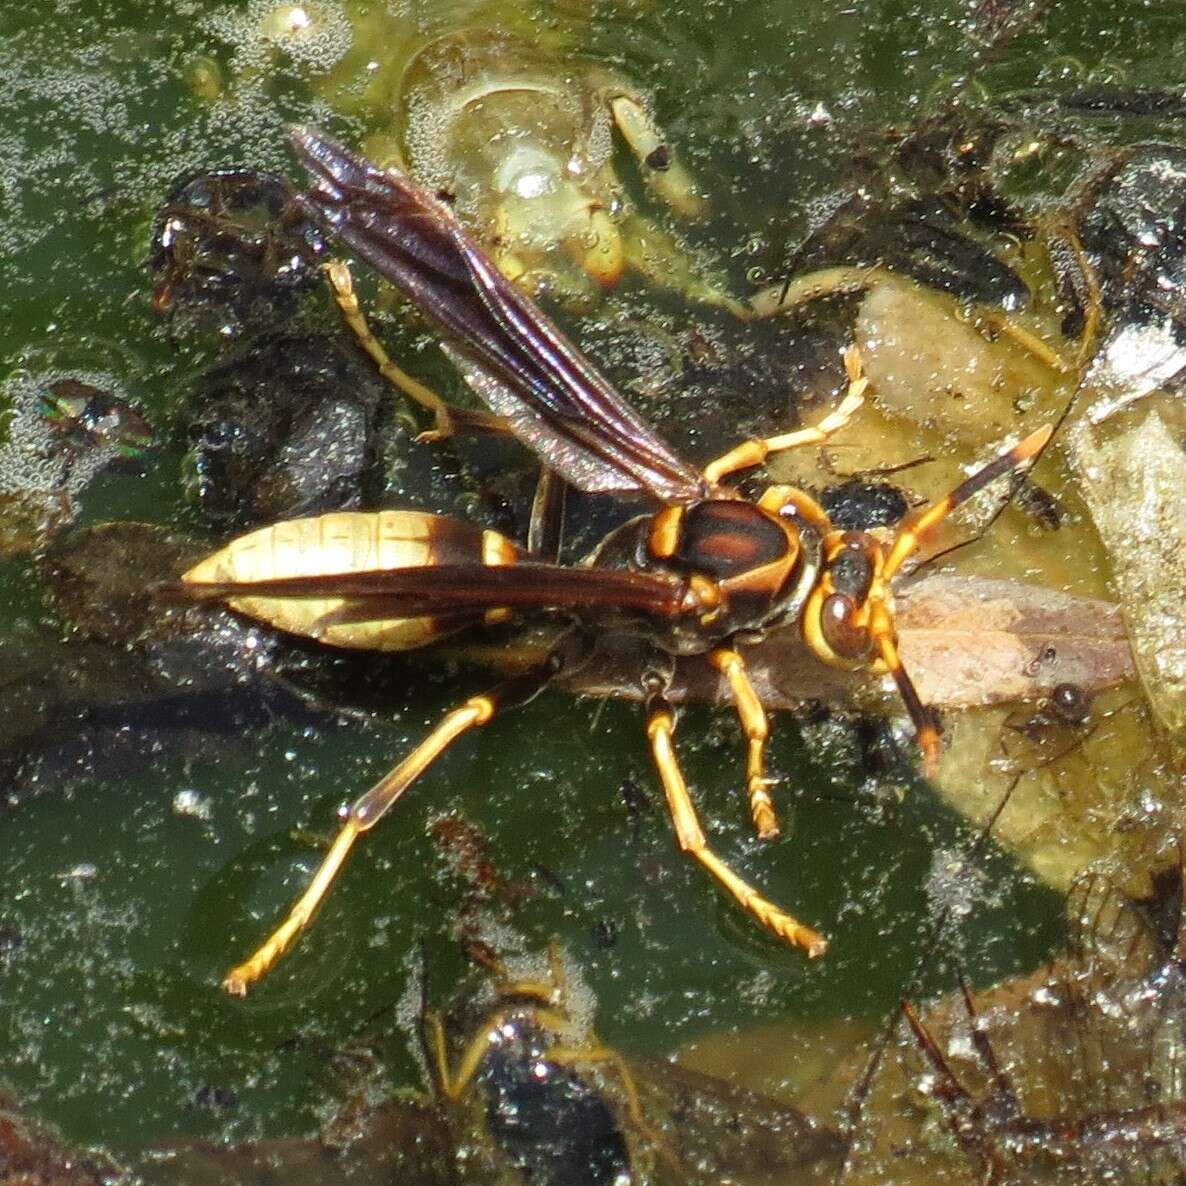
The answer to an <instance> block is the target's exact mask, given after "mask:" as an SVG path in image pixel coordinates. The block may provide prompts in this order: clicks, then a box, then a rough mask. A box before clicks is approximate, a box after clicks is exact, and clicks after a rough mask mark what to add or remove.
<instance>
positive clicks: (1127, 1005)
mask: <svg viewBox="0 0 1186 1186" xmlns="http://www.w3.org/2000/svg"><path fill="white" fill-rule="evenodd" d="M1166 855H1167V854H1166V853H1165V852H1164V851H1163V852H1162V854H1161V859H1162V860H1163V861H1164V859H1165V857H1166ZM1107 869H1108V866H1107V865H1105V866H1103V867H1098V866H1097V867H1094V868H1091V869H1089V870H1087V871H1085V872H1084V873H1082V874H1081V875H1080V876H1079V877H1078V878H1077V879H1076V881H1075V882H1074V884H1073V885H1072V887H1071V890H1070V893H1069V895H1068V899H1067V930H1068V942H1067V947H1066V950H1065V951H1064V952H1063V953H1061V954H1060V955H1058V956H1056V957H1055V958H1054V959H1053V960H1052V961H1051V963H1050V964H1049V966H1048V967H1047V968H1045V969H1042V970H1039V971H1038V972H1035V973H1033V974H1031V975H1029V976H1022V977H1018V978H1017V979H1015V980H1012V981H1007V982H1005V983H1002V984H1000V985H997V986H993V987H990V988H987V989H984V990H983V991H979V992H975V993H972V992H970V991H969V990H968V988H967V987H966V986H965V987H964V989H963V990H962V992H959V993H956V994H954V995H953V996H951V997H948V998H945V999H943V1000H942V1001H940V1002H938V1003H937V1004H935V1005H933V1006H930V1007H928V1008H926V1009H923V1008H921V1007H915V1006H914V1005H912V1004H909V1003H908V1004H907V1006H906V1009H905V1013H906V1023H904V1024H900V1025H899V1026H898V1029H897V1034H896V1037H895V1039H894V1041H893V1043H892V1044H891V1045H890V1046H889V1048H888V1049H884V1050H880V1051H879V1053H878V1055H877V1062H876V1063H875V1064H874V1065H875V1068H876V1069H875V1074H874V1078H873V1079H872V1082H871V1086H870V1087H869V1089H868V1092H867V1094H865V1095H864V1096H863V1098H861V1100H860V1107H859V1112H858V1115H859V1119H858V1121H857V1127H856V1130H855V1132H854V1138H855V1140H854V1145H853V1152H852V1155H851V1157H850V1160H849V1163H848V1166H847V1169H846V1173H845V1174H844V1175H843V1177H842V1180H843V1181H844V1182H845V1183H851V1184H852V1186H857V1184H859V1183H864V1182H870V1183H873V1182H876V1183H887V1182H893V1183H895V1184H901V1186H906V1184H908V1183H913V1182H924V1181H933V1180H934V1179H935V1177H936V1176H938V1175H942V1177H943V1178H944V1180H946V1181H953V1182H965V1181H966V1182H969V1183H970V1182H991V1183H994V1184H999V1186H1005V1184H1006V1183H1016V1184H1018V1186H1020V1184H1022V1183H1024V1184H1026V1186H1028V1184H1029V1183H1037V1182H1057V1183H1072V1182H1074V1183H1088V1182H1091V1183H1095V1182H1101V1181H1108V1182H1116V1183H1125V1182H1141V1183H1154V1182H1155V1183H1170V1182H1175V1181H1178V1180H1179V1179H1180V1176H1181V1173H1182V1171H1183V1168H1184V1167H1186V1096H1184V1092H1183V1084H1184V1076H1183V1074H1182V1070H1183V1060H1184V1058H1186V1013H1184V1004H1186V998H1184V996H1183V987H1184V986H1183V983H1182V967H1181V948H1182V940H1181V930H1180V928H1181V919H1182V870H1181V865H1180V863H1177V862H1174V863H1172V864H1171V865H1170V866H1168V867H1167V866H1165V865H1164V864H1163V865H1161V866H1159V869H1158V871H1155V872H1152V873H1147V875H1146V879H1145V884H1144V887H1143V890H1142V896H1141V897H1133V896H1130V895H1129V894H1127V893H1125V892H1123V891H1122V890H1121V889H1120V888H1119V887H1118V886H1117V884H1116V883H1115V881H1114V880H1113V879H1112V877H1111V876H1110V874H1109V873H1108V872H1107ZM1124 875H1125V877H1127V876H1128V871H1127V870H1126V871H1125V874H1124ZM863 1058H865V1055H864V1054H862V1053H858V1054H857V1055H856V1056H854V1057H853V1058H852V1059H851V1060H849V1063H848V1066H849V1068H850V1069H852V1068H856V1067H857V1066H859V1064H860V1063H861V1062H862V1059H863ZM844 1078H845V1072H843V1071H842V1072H841V1074H840V1076H839V1078H838V1080H837V1081H836V1082H835V1083H834V1084H833V1086H834V1087H835V1086H839V1085H840V1083H841V1082H843V1080H844ZM861 1090H864V1089H861ZM812 1094H813V1095H814V1093H812Z"/></svg>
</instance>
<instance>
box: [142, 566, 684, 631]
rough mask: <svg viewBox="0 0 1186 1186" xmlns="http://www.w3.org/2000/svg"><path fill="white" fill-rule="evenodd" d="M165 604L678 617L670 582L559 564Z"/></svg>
mask: <svg viewBox="0 0 1186 1186" xmlns="http://www.w3.org/2000/svg"><path fill="white" fill-rule="evenodd" d="M158 592H159V593H160V594H161V595H163V596H165V597H175V598H178V599H183V600H198V601H232V602H240V601H244V600H248V599H250V600H251V601H263V602H272V601H289V600H308V601H324V600H327V599H338V600H340V601H341V602H342V603H343V604H342V605H341V607H340V608H336V609H335V610H334V611H333V614H332V620H333V622H334V623H344V622H366V621H377V620H380V619H388V618H411V617H418V616H421V615H432V616H436V617H439V616H446V615H454V614H477V615H480V614H481V613H482V612H483V611H485V610H489V609H498V608H508V609H555V610H581V609H593V608H598V607H609V608H616V609H622V610H627V611H630V610H633V611H637V612H640V613H646V614H656V615H660V616H668V617H670V616H674V615H676V614H678V613H679V612H680V609H681V605H682V601H683V597H682V589H681V583H680V581H679V580H678V579H676V578H674V577H664V576H659V575H652V574H649V573H641V572H628V571H625V570H619V569H605V568H565V567H563V566H561V565H557V564H513V565H484V564H438V565H431V566H428V567H409V568H387V569H374V570H371V571H366V572H348V573H338V574H326V575H317V576H299V577H282V578H276V579H266V580H258V581H192V580H185V581H179V582H176V583H173V584H168V585H162V586H159V589H158Z"/></svg>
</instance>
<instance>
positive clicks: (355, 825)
mask: <svg viewBox="0 0 1186 1186" xmlns="http://www.w3.org/2000/svg"><path fill="white" fill-rule="evenodd" d="M495 707H496V702H495V700H494V698H493V696H492V695H487V696H475V697H474V698H473V699H472V700H468V701H467V702H466V703H465V704H463V705H462V706H461V707H460V708H455V709H454V710H453V711H452V712H450V713H449V714H448V715H447V716H446V717H445V718H444V720H442V721H441V723H440V724H439V725H437V727H436V728H435V729H434V730H433V731H432V732H431V733H430V734H429V735H428V736H427V737H426V738H425V739H424V740H423V741H422V742H421V743H420V744H419V745H418V746H417V747H416V748H415V749H414V750H413V751H412V752H411V753H410V754H409V755H408V756H407V757H406V758H405V759H404V760H403V761H402V762H401V763H400V764H399V765H398V766H396V767H395V769H394V770H392V771H391V772H390V773H388V774H386V775H384V777H383V778H381V779H380V780H379V781H378V782H377V783H376V784H375V785H374V786H373V787H371V789H370V790H369V791H367V792H366V794H364V795H363V796H362V797H361V798H360V799H359V800H358V801H357V802H356V803H355V804H354V806H353V807H351V808H350V813H349V815H348V816H347V818H346V822H345V824H344V825H343V826H342V830H341V831H340V832H339V833H338V836H337V839H336V840H334V842H333V845H332V846H331V848H330V850H329V852H328V853H327V854H326V857H325V860H323V861H322V862H321V865H320V867H319V868H318V870H317V872H316V873H315V874H314V875H313V880H312V881H311V882H310V883H309V886H308V888H307V889H306V890H305V892H304V893H303V894H302V895H301V896H300V897H299V898H298V899H297V901H296V904H295V905H294V906H293V908H292V909H291V910H290V911H289V914H288V917H287V918H285V920H284V921H283V922H282V923H281V924H280V925H279V926H278V927H277V928H276V930H275V931H273V932H272V934H271V935H269V936H268V938H267V939H266V940H265V941H264V942H263V943H262V944H261V945H260V947H259V948H258V949H257V950H256V951H255V953H254V954H253V955H252V956H251V957H250V958H249V959H247V960H245V961H244V962H243V963H241V964H239V965H238V966H237V967H234V968H232V969H231V970H230V972H228V973H227V975H226V978H225V979H224V980H223V982H222V987H223V988H224V989H225V990H226V991H227V992H228V993H230V994H232V995H233V996H240V997H242V996H246V995H247V990H248V988H249V987H250V986H251V985H252V984H254V983H255V982H256V981H257V980H259V979H260V978H261V977H263V976H265V975H266V974H267V973H268V971H269V970H270V969H271V968H272V967H273V965H274V964H275V963H276V962H277V960H279V959H280V957H281V956H282V955H283V954H284V953H285V952H286V951H287V950H288V949H289V948H290V947H291V946H292V944H293V943H294V942H295V941H296V939H297V937H298V936H299V935H300V933H301V931H303V930H304V929H305V927H306V926H308V925H309V921H310V920H311V919H312V917H313V914H314V912H315V911H316V909H317V907H318V906H319V905H320V903H321V899H322V898H324V897H325V895H326V893H327V892H328V891H329V888H330V886H331V885H332V884H333V881H334V878H335V877H336V876H337V875H338V871H339V870H340V869H341V867H342V863H343V862H344V861H345V859H346V857H347V855H348V854H349V852H350V849H351V848H352V847H353V846H354V841H355V840H357V839H358V837H359V836H360V835H362V833H363V832H366V831H369V830H370V829H371V828H373V827H374V826H375V824H377V823H378V822H379V820H381V819H382V818H383V816H384V815H386V814H387V812H388V811H389V810H390V809H391V808H392V806H394V804H395V802H396V800H397V799H399V797H400V796H401V795H402V794H403V793H404V791H406V790H407V789H408V787H410V786H411V785H412V783H413V782H415V781H416V779H417V778H419V776H420V775H421V774H423V773H424V771H425V770H426V769H427V768H428V767H429V766H430V765H431V764H432V763H433V762H435V761H436V759H437V758H438V757H440V755H441V754H442V753H444V751H445V750H446V749H447V748H448V747H449V745H451V744H452V742H454V741H455V740H456V739H457V738H458V737H460V736H461V735H462V734H463V733H466V732H468V730H470V729H472V728H473V727H474V726H476V725H484V724H486V722H487V721H488V720H490V718H491V717H492V716H493V715H494V712H495Z"/></svg>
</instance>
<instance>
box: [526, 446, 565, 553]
mask: <svg viewBox="0 0 1186 1186" xmlns="http://www.w3.org/2000/svg"><path fill="white" fill-rule="evenodd" d="M567 496H568V486H567V483H566V482H565V481H564V479H563V478H562V477H561V476H560V475H559V474H558V473H557V472H556V471H555V470H554V469H551V468H550V467H548V466H546V465H545V466H541V467H540V471H539V478H538V480H537V481H536V484H535V498H534V499H532V502H531V520H530V522H529V523H528V526H527V550H528V551H529V552H530V553H531V554H532V556H533V557H535V558H536V559H537V560H548V561H550V562H551V563H553V564H555V563H557V562H558V561H559V559H560V545H561V542H562V540H563V535H564V503H565V500H566V499H567Z"/></svg>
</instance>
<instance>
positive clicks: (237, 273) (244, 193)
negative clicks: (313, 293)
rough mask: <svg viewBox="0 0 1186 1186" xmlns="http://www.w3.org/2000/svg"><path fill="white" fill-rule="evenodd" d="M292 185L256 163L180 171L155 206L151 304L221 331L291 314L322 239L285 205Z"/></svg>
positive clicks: (308, 283) (315, 266) (313, 271)
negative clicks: (192, 172)
mask: <svg viewBox="0 0 1186 1186" xmlns="http://www.w3.org/2000/svg"><path fill="white" fill-rule="evenodd" d="M292 193H293V191H292V187H291V186H290V185H289V184H288V182H286V181H284V180H282V179H281V178H279V177H274V176H272V175H271V174H268V173H265V172H262V171H260V170H258V169H233V168H231V169H220V170H217V171H215V172H212V173H199V174H197V175H194V176H190V177H183V178H182V179H181V180H179V181H178V182H176V183H175V185H174V186H173V188H172V190H171V191H170V192H169V194H168V196H167V197H166V198H165V200H164V203H163V204H162V205H161V206H160V208H159V209H158V210H157V212H156V217H155V221H154V227H153V238H152V246H151V248H150V252H149V257H148V267H149V268H150V269H151V271H152V272H153V274H154V276H155V278H156V283H155V287H154V290H153V298H152V304H153V309H154V310H155V312H157V313H158V314H160V315H161V316H164V317H170V318H172V317H175V316H177V315H179V314H180V315H182V316H184V317H185V318H188V319H189V320H191V321H195V322H198V323H206V324H209V325H210V327H211V328H213V329H215V330H216V331H217V332H218V333H220V334H222V335H224V336H232V335H234V334H236V333H239V332H240V331H242V330H243V328H244V327H246V326H250V327H252V328H259V327H261V326H264V325H267V324H268V323H269V322H273V323H274V322H277V321H281V320H283V319H284V318H286V317H287V316H288V315H290V314H291V313H292V312H294V310H295V309H296V307H297V304H298V302H299V300H300V298H301V297H302V296H304V294H305V293H307V292H308V291H310V290H311V289H312V288H314V287H315V286H316V285H317V284H318V283H319V282H320V279H321V270H320V257H321V256H322V255H323V254H324V252H325V244H324V242H323V241H322V237H321V234H320V232H319V231H317V230H316V228H314V227H313V226H312V225H311V224H310V223H309V222H308V221H306V220H305V219H304V218H303V217H302V216H301V215H300V214H298V213H296V212H295V211H293V210H292V209H291V208H290V207H289V202H290V200H291V198H292Z"/></svg>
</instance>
